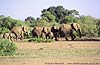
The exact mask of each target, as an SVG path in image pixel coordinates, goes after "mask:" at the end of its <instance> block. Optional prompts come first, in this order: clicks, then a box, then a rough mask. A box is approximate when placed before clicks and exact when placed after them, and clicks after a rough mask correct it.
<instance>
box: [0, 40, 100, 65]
mask: <svg viewBox="0 0 100 65" xmlns="http://www.w3.org/2000/svg"><path fill="white" fill-rule="evenodd" d="M15 43H16V45H17V47H18V50H19V52H20V53H22V52H23V54H22V56H19V55H18V56H15V57H0V65H100V41H57V42H52V43H34V42H30V43H29V42H15ZM24 53H27V54H26V55H24ZM45 53H47V55H46V54H45ZM33 54H34V55H33ZM44 54H45V55H44ZM36 55H37V56H36Z"/></svg>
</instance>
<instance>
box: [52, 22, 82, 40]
mask: <svg viewBox="0 0 100 65" xmlns="http://www.w3.org/2000/svg"><path fill="white" fill-rule="evenodd" d="M51 31H52V32H53V34H54V37H55V40H58V38H59V37H65V39H66V40H68V39H67V37H68V36H71V40H74V39H75V38H76V36H75V35H74V32H78V33H79V36H80V38H81V27H80V25H79V24H78V23H72V24H62V25H61V26H60V27H58V28H56V27H55V26H54V27H52V30H51Z"/></svg>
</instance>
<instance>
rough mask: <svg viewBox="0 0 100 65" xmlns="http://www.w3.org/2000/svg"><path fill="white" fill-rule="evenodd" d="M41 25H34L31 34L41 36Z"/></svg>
mask: <svg viewBox="0 0 100 65" xmlns="http://www.w3.org/2000/svg"><path fill="white" fill-rule="evenodd" d="M42 30H43V27H34V28H33V30H32V35H33V37H34V36H38V37H39V36H41V34H42Z"/></svg>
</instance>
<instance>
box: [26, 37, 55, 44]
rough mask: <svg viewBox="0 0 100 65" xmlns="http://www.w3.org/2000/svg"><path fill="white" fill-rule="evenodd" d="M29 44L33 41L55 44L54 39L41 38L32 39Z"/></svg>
mask: <svg viewBox="0 0 100 65" xmlns="http://www.w3.org/2000/svg"><path fill="white" fill-rule="evenodd" d="M28 41H29V42H32V41H34V42H39V43H40V42H49V43H50V42H53V41H54V40H52V39H44V38H40V37H38V38H30V39H29V40H28Z"/></svg>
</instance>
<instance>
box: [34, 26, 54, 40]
mask: <svg viewBox="0 0 100 65" xmlns="http://www.w3.org/2000/svg"><path fill="white" fill-rule="evenodd" d="M32 35H33V37H42V38H46V39H47V38H49V39H50V38H51V39H52V38H53V33H52V32H51V27H34V28H33V30H32Z"/></svg>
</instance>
